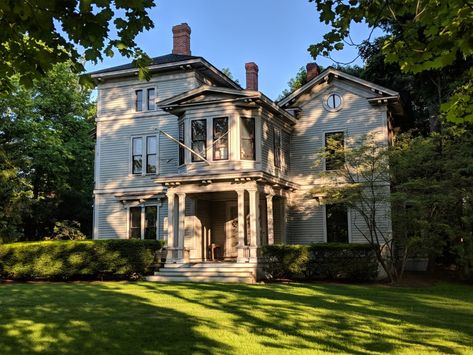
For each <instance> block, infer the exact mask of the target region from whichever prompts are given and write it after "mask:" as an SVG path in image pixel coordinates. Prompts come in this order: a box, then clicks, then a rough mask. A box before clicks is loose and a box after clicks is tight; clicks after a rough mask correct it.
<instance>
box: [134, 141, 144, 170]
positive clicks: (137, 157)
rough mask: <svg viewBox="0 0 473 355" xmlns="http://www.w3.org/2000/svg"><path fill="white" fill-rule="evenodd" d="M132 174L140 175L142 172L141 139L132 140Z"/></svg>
mask: <svg viewBox="0 0 473 355" xmlns="http://www.w3.org/2000/svg"><path fill="white" fill-rule="evenodd" d="M131 154H132V155H131V159H132V172H133V174H141V173H142V172H143V138H142V137H135V138H133V139H132V153H131Z"/></svg>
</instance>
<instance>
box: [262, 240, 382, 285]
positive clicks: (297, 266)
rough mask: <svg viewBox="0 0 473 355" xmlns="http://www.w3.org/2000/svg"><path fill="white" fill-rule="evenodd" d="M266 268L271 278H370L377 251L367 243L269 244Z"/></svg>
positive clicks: (376, 265) (375, 269)
mask: <svg viewBox="0 0 473 355" xmlns="http://www.w3.org/2000/svg"><path fill="white" fill-rule="evenodd" d="M263 257H264V259H265V262H264V266H263V270H264V271H265V273H266V274H267V276H268V278H271V279H281V278H288V279H299V280H353V281H361V280H371V279H374V278H375V277H376V276H377V273H378V262H377V259H376V254H375V252H374V251H373V250H372V248H371V246H369V245H367V244H335V243H327V244H321V243H319V244H311V245H268V246H265V247H263Z"/></svg>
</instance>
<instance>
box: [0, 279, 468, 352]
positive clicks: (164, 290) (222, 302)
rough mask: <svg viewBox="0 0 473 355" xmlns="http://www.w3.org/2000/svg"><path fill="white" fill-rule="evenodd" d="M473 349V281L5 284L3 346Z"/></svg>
mask: <svg viewBox="0 0 473 355" xmlns="http://www.w3.org/2000/svg"><path fill="white" fill-rule="evenodd" d="M386 351H388V352H393V353H413V354H419V353H432V352H446V353H473V287H472V286H467V285H455V284H439V285H437V286H433V287H425V288H390V287H385V286H373V285H336V284H288V285H283V284H269V285H232V284H228V285H226V284H155V283H146V282H141V283H122V282H119V283H118V282H104V283H70V284H63V283H50V284H48V283H44V284H3V285H0V352H1V353H8V354H18V353H34V352H50V353H76V354H88V353H94V354H100V353H107V354H117V353H123V354H126V353H128V354H132V353H133V354H154V353H166V354H188V353H200V354H213V353H219V354H235V353H240V354H277V353H281V354H286V353H304V352H306V353H317V352H345V353H366V352H371V353H377V352H386Z"/></svg>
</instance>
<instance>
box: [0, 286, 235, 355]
mask: <svg viewBox="0 0 473 355" xmlns="http://www.w3.org/2000/svg"><path fill="white" fill-rule="evenodd" d="M0 291H2V292H0V353H3V354H18V353H35V352H47V353H53V354H57V353H68V354H89V353H107V354H119V353H120V354H130V353H133V354H144V353H146V354H149V353H151V352H154V353H157V352H159V353H164V354H179V353H189V352H197V353H200V354H212V353H215V352H219V353H223V354H226V353H231V351H230V350H231V349H229V348H228V346H226V345H225V344H222V343H220V342H219V341H218V340H215V339H210V338H208V337H205V336H203V335H201V334H199V333H198V332H196V331H195V327H196V326H197V325H202V323H203V322H202V320H199V321H197V320H196V319H195V318H194V317H192V315H190V314H184V313H181V312H178V311H175V310H171V309H169V308H162V307H158V306H156V305H153V304H150V302H149V300H147V299H144V298H140V297H137V296H136V295H131V294H129V293H121V292H116V291H114V290H113V289H112V288H110V287H106V286H103V285H100V284H99V283H97V284H78V283H73V284H54V283H51V284H12V285H0ZM210 326H212V325H210Z"/></svg>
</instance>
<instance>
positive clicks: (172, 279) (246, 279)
mask: <svg viewBox="0 0 473 355" xmlns="http://www.w3.org/2000/svg"><path fill="white" fill-rule="evenodd" d="M146 280H147V281H154V282H229V283H250V284H251V283H255V280H254V278H253V277H240V276H199V275H193V276H182V275H179V276H177V275H176V276H162V275H154V276H147V277H146Z"/></svg>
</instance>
